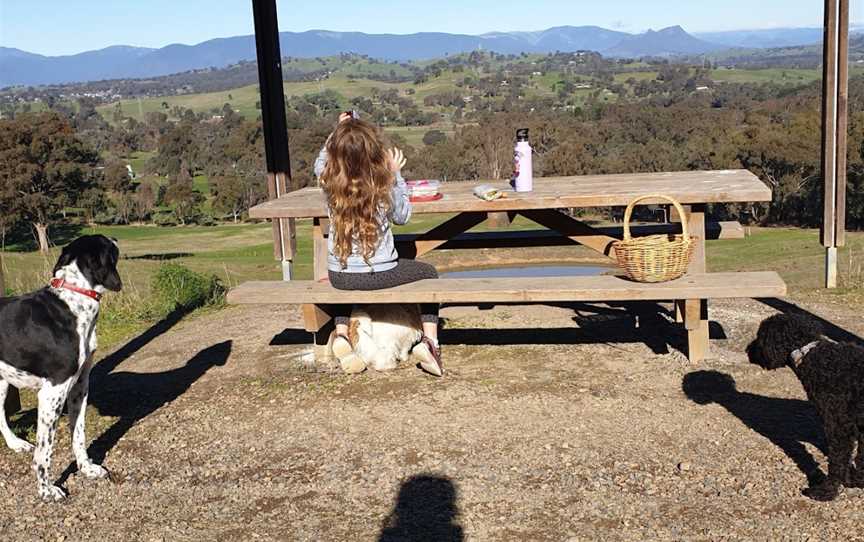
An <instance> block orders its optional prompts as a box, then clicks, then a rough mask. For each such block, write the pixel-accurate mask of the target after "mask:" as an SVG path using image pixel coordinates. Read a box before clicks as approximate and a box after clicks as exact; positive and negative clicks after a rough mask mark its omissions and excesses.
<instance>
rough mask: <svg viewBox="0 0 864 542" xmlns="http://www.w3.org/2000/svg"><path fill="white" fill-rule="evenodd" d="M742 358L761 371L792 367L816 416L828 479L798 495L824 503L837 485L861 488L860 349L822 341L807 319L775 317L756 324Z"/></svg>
mask: <svg viewBox="0 0 864 542" xmlns="http://www.w3.org/2000/svg"><path fill="white" fill-rule="evenodd" d="M747 357H748V358H749V359H750V362H751V363H755V364H756V365H759V366H760V367H762V368H764V369H769V370H771V369H779V368H781V367H789V368H790V369H792V370H793V371H794V372H795V375H796V376H797V377H798V380H800V381H801V385H802V386H804V391H805V392H807V398H808V399H810V402H811V403H813V405H814V406H815V407H816V411H817V412H818V413H819V416H820V417H821V418H822V423H823V425H824V430H825V438H826V440H827V441H828V477H827V478H825V479H824V480H823V481H822V482H820V483H819V484H817V485H815V486H811V487H809V488H807V489H805V490H804V494H805V495H807V496H808V497H810V498H812V499H816V500H819V501H830V500H833V499H834V498H835V497H836V496H837V493H838V492H839V490H840V486H841V485H845V486H846V487H864V348H861V347H860V346H857V345H854V344H851V343H835V342H833V341H831V340H829V339H826V338H825V337H824V336H823V335H822V329H821V328H820V327H819V324H818V323H816V322H815V321H813V320H812V319H810V318H806V317H804V316H801V315H787V314H777V315H774V316H771V317H770V318H767V319H766V320H765V321H763V322H762V324H760V326H759V331H758V333H757V334H756V339H755V340H754V341H753V342H752V343H751V344H750V345H749V346H748V347H747ZM856 446H857V448H858V451H857V454H856V453H855V448H856ZM853 454H854V455H855V458H854V463H853Z"/></svg>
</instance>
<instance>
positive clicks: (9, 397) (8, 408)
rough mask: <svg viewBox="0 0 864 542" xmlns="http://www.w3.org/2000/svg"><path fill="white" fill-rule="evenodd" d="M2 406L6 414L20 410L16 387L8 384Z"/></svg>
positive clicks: (2, 289)
mask: <svg viewBox="0 0 864 542" xmlns="http://www.w3.org/2000/svg"><path fill="white" fill-rule="evenodd" d="M4 295H6V282H5V281H4V280H3V255H2V254H0V297H3V296H4ZM3 406H4V409H5V410H4V411H5V412H6V415H7V416H11V415H12V414H15V413H16V412H18V411H19V410H21V397H20V396H19V394H18V388H16V387H14V386H9V391H7V392H6V401H5V403H4V405H3Z"/></svg>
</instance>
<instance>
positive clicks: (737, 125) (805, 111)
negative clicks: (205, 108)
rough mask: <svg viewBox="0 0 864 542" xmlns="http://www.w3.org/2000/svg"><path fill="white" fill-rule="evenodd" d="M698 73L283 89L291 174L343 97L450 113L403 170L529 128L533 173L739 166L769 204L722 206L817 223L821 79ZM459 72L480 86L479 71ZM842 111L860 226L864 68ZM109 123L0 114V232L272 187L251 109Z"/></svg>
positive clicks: (89, 109)
mask: <svg viewBox="0 0 864 542" xmlns="http://www.w3.org/2000/svg"><path fill="white" fill-rule="evenodd" d="M478 58H479V57H478ZM570 58H571V59H572V56H571V57H570ZM587 61H589V62H590V61H591V60H590V58H589V59H588V60H587ZM568 65H570V64H569V61H568ZM570 66H577V67H578V65H576V64H574V65H570ZM574 69H576V68H574ZM505 71H506V70H504V68H503V67H501V73H497V72H496V73H494V74H490V75H488V76H486V77H488V78H489V79H490V80H493V81H494V80H496V79H495V78H497V77H499V76H500V77H510V78H511V80H513V79H514V78H513V77H512V73H511V74H509V75H508V74H506V73H504V72H505ZM704 73H705V72H704V71H702V70H700V69H698V68H697V69H684V68H681V67H675V66H660V75H659V76H658V77H657V78H656V79H655V80H653V81H649V84H648V85H646V87H645V89H646V90H645V92H646V94H645V95H644V96H642V97H638V96H633V95H632V94H627V93H623V94H621V95H620V96H619V97H618V100H617V101H615V102H606V101H604V100H603V99H602V96H601V95H600V94H599V90H598V91H592V92H591V94H590V95H589V96H587V98H586V99H585V100H583V101H580V102H569V100H570V98H569V97H567V96H564V97H562V96H560V95H556V96H546V97H539V98H524V97H523V98H522V99H519V98H518V96H519V95H518V94H516V93H514V92H512V91H511V90H510V89H512V88H513V87H514V86H518V84H517V85H507V86H503V87H502V86H501V85H500V83H499V84H497V85H496V84H491V85H490V86H489V88H490V89H491V88H495V89H498V90H496V92H495V95H493V96H480V97H478V100H477V102H479V103H472V104H471V107H470V108H469V107H468V106H467V104H465V102H464V99H463V100H462V103H460V102H459V99H458V96H457V95H456V93H452V92H451V93H449V94H446V93H442V94H440V95H431V96H429V97H428V98H426V100H428V101H429V104H427V105H428V107H431V108H433V111H429V110H428V109H426V108H424V109H421V108H420V107H418V106H417V105H416V103H415V102H414V101H413V100H411V99H409V98H408V97H407V96H406V95H404V94H403V93H400V92H399V91H396V90H386V91H383V90H382V91H376V92H374V93H373V94H372V95H370V96H368V97H365V96H364V97H358V98H355V99H353V100H351V101H350V102H348V103H346V102H345V99H344V98H343V97H342V96H341V95H339V94H338V93H335V92H332V91H325V92H321V93H318V94H314V95H308V96H304V97H301V98H290V99H288V100H287V101H286V114H287V117H288V121H289V140H290V142H291V161H292V171H293V183H294V186H295V187H296V188H299V187H303V186H308V185H311V184H313V183H314V179H313V177H312V163H313V161H314V159H315V156H316V155H317V152H318V150H319V149H320V147H321V145H322V144H323V142H324V140H325V139H326V137H327V135H328V133H329V132H330V130H331V129H332V127H333V125H334V124H335V122H336V118H337V116H338V113H339V111H341V110H343V109H344V108H345V107H355V108H357V109H360V110H361V111H362V113H361V114H362V115H364V118H370V119H372V120H373V121H375V122H379V123H380V124H383V125H387V126H390V125H396V126H407V125H411V124H413V122H412V115H413V116H417V117H419V118H418V120H417V121H416V123H417V124H418V125H426V124H428V123H429V121H431V120H434V119H435V118H437V116H438V115H440V114H441V113H439V112H437V111H438V110H439V109H441V110H444V111H447V113H448V114H449V115H450V116H451V118H452V119H454V120H456V124H455V133H452V134H451V135H447V134H445V133H444V132H443V131H441V130H438V129H430V130H428V132H427V134H426V137H424V138H423V140H424V143H425V146H424V147H423V148H412V147H410V146H408V145H407V144H406V143H405V141H403V140H401V139H400V138H398V137H396V136H393V137H391V139H393V140H394V143H395V144H397V145H399V146H400V147H402V148H403V149H404V150H405V151H406V154H407V157H408V166H407V168H406V171H405V173H406V176H408V177H413V178H440V179H442V180H447V181H449V180H478V179H506V178H507V177H508V176H509V175H510V170H511V167H512V145H513V136H514V132H515V130H516V128H520V127H528V128H530V129H531V141H532V145H533V147H534V149H535V153H536V157H535V161H534V164H535V166H534V167H535V173H536V175H538V176H560V175H581V174H600V173H630V172H656V171H676V170H693V169H727V168H741V167H743V168H747V169H749V170H751V171H753V172H754V173H755V174H756V175H758V176H759V177H760V178H761V179H762V180H763V181H764V182H766V183H767V184H768V185H770V186H771V188H772V190H773V193H774V201H773V202H772V203H771V204H770V205H762V204H759V205H730V206H722V207H718V208H717V209H715V210H714V211H715V212H716V213H718V214H721V215H727V216H730V217H734V218H737V219H742V220H746V221H752V222H756V223H761V224H794V225H801V226H816V225H818V224H819V222H820V220H821V214H822V205H821V179H820V177H819V170H820V167H819V156H820V113H819V110H820V88H819V85H818V84H816V83H814V84H810V85H807V86H804V87H799V88H793V87H789V86H780V85H770V84H761V85H755V84H738V85H735V84H722V85H717V86H713V85H712V88H710V89H709V91H700V90H696V89H695V87H694V85H696V87H698V86H699V85H698V84H699V83H700V82H702V80H703V78H704ZM706 82H707V81H706ZM463 84H464V85H465V86H472V87H473V88H479V87H477V86H476V85H478V84H479V82H478V81H477V80H473V81H468V82H463ZM706 86H707V85H706ZM501 89H503V90H501ZM426 100H424V101H426ZM849 110H850V119H849V156H848V176H849V192H848V211H847V216H848V221H849V225H850V227H852V228H861V227H864V186H862V184H864V166H862V163H864V78H862V77H858V78H854V79H853V80H852V81H851V82H850V92H849ZM169 113H170V114H171V115H172V117H169V115H168V114H169ZM112 121H113V122H111V123H109V122H107V121H106V120H105V119H103V118H102V117H101V116H100V115H99V113H98V112H97V111H96V109H95V104H94V102H92V101H89V100H86V99H85V100H80V101H79V103H78V104H77V107H76V108H71V107H68V106H65V105H62V104H57V105H56V106H55V108H54V110H52V111H50V112H47V113H28V114H19V115H17V116H16V117H15V118H14V119H5V120H2V121H0V235H2V236H4V238H5V236H6V235H7V234H8V233H9V232H26V231H27V230H28V229H32V230H33V231H35V232H36V233H37V234H38V237H39V239H40V244H43V245H47V242H48V228H49V226H50V225H51V224H53V223H56V222H59V221H63V220H68V219H69V216H70V214H76V213H77V215H78V216H79V217H80V219H81V220H84V221H86V222H103V223H130V222H153V223H156V224H163V225H172V224H190V223H197V224H212V223H215V222H218V221H221V220H231V221H237V220H242V219H243V218H244V216H245V213H246V211H247V210H248V209H249V207H250V206H252V205H255V204H257V203H258V202H260V201H262V200H263V199H264V198H265V196H266V195H265V183H264V173H265V171H264V170H265V168H264V143H263V135H262V129H261V123H260V120H254V121H253V120H248V119H245V118H243V117H242V116H240V115H238V114H237V113H236V112H235V111H234V110H233V108H232V107H231V106H230V105H228V104H226V105H225V107H223V108H222V109H221V110H216V111H211V112H207V113H201V112H199V113H196V112H193V111H191V110H182V109H176V110H173V111H168V112H151V113H148V114H147V115H145V118H144V120H143V121H136V120H135V119H132V118H129V117H125V116H124V115H123V113H122V111H119V110H117V111H115V112H114V118H113V119H112ZM140 153H146V155H147V156H150V158H149V160H147V161H146V163H144V164H143V166H140V165H139V166H136V170H135V171H134V176H132V175H130V173H129V171H128V168H127V164H128V163H129V160H128V157H129V156H131V155H138V154H140Z"/></svg>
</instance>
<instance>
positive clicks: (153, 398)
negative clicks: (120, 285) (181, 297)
mask: <svg viewBox="0 0 864 542" xmlns="http://www.w3.org/2000/svg"><path fill="white" fill-rule="evenodd" d="M181 317H182V315H181ZM178 320H179V317H178ZM163 323H164V324H165V325H167V326H168V327H167V328H164V329H163V328H162V327H160V326H161V325H163ZM174 323H176V321H175V322H174ZM173 325H174V324H173V323H171V324H170V325H168V324H167V323H166V321H165V320H163V321H162V322H160V323H159V324H156V325H155V326H153V327H152V328H150V330H148V331H147V332H145V333H144V334H142V335H141V336H139V337H137V338H136V339H133V340H132V341H131V342H130V343H129V344H127V345H126V346H124V347H123V348H121V349H120V350H118V351H117V352H115V353H114V354H112V355H111V356H109V357H108V358H106V359H105V360H103V361H101V362H99V363H97V364H96V366H95V367H94V368H93V370H92V372H91V375H90V390H91V391H90V397H89V402H90V404H92V405H94V406H95V407H96V409H97V410H98V411H99V414H101V415H102V416H111V417H118V418H119V419H118V420H117V421H116V422H114V425H112V426H111V427H109V428H108V429H107V430H106V431H105V432H104V433H102V434H101V435H99V437H97V438H96V439H95V440H94V441H93V442H92V443H91V444H90V447H89V449H88V450H89V453H90V457H91V458H92V459H93V460H94V461H95V462H96V463H101V462H102V461H103V460H104V459H105V456H106V455H107V453H108V452H109V451H110V450H111V449H112V448H113V447H114V446H115V445H116V444H117V442H119V440H120V439H121V438H123V436H124V435H125V434H126V433H127V432H128V431H129V429H131V428H132V427H133V426H134V425H135V424H136V423H138V422H139V421H140V420H142V419H144V418H146V417H147V416H149V415H150V414H152V413H153V412H155V411H156V410H158V409H160V408H161V407H163V406H164V405H166V404H168V403H170V402H172V401H174V400H176V399H177V398H178V397H180V396H181V395H183V394H184V393H185V392H186V391H187V390H188V389H189V387H190V386H192V384H193V383H195V381H197V380H198V379H199V378H201V377H202V376H203V375H204V374H205V373H206V372H207V371H208V370H210V369H211V368H212V367H215V366H221V365H225V363H227V361H228V357H229V356H230V355H231V346H232V342H231V341H224V342H221V343H218V344H214V345H213V346H210V347H208V348H205V349H204V350H201V351H200V352H198V353H197V354H195V356H193V357H192V358H191V359H190V360H189V361H187V362H186V364H185V365H183V366H182V367H178V368H176V369H171V370H169V371H163V372H161V373H131V372H117V373H115V372H112V371H113V370H114V369H115V368H116V367H117V366H118V365H119V364H120V363H121V362H122V361H124V360H126V359H127V358H128V357H129V356H131V355H132V354H133V353H134V352H136V351H138V350H139V349H140V348H141V347H143V346H144V345H145V344H147V343H148V342H150V341H151V340H152V339H153V338H154V336H153V335H152V334H153V333H155V334H156V335H155V336H158V335H160V334H161V333H164V332H165V331H167V329H170V327H171V326H173ZM157 328H158V329H157ZM159 329H161V330H162V331H159ZM147 337H149V338H147ZM75 470H76V467H75V464H74V463H72V464H70V465H69V467H67V468H66V470H65V471H64V472H63V474H62V475H61V477H60V480H59V481H58V484H63V483H64V482H65V481H66V479H67V478H68V477H69V475H71V474H72V473H73V472H75Z"/></svg>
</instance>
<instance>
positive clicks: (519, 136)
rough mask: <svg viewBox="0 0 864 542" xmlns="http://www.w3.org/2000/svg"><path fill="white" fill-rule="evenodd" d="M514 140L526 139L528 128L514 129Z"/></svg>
mask: <svg viewBox="0 0 864 542" xmlns="http://www.w3.org/2000/svg"><path fill="white" fill-rule="evenodd" d="M516 141H528V128H519V129H518V130H516Z"/></svg>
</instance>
